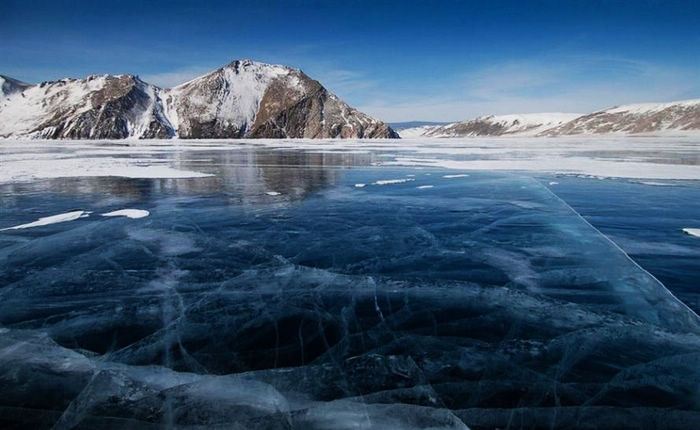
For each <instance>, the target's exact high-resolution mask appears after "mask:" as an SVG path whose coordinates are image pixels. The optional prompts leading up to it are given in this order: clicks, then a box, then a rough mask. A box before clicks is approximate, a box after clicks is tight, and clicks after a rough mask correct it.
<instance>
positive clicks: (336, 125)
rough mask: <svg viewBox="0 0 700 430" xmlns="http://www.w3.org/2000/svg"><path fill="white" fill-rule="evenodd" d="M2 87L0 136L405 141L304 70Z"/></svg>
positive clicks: (262, 68) (5, 81) (234, 69)
mask: <svg viewBox="0 0 700 430" xmlns="http://www.w3.org/2000/svg"><path fill="white" fill-rule="evenodd" d="M0 83H1V84H2V85H1V88H2V93H1V94H0V137H29V138H46V139H62V138H69V139H121V138H143V139H150V138H158V139H163V138H169V137H180V138H192V139H197V138H212V139H216V138H234V139H235V138H243V137H247V138H296V137H305V138H336V137H337V138H396V137H398V135H397V134H396V133H395V132H394V131H393V130H392V129H391V128H390V127H389V126H387V125H386V124H384V123H382V122H381V121H377V120H375V119H373V118H371V117H369V116H367V115H365V114H363V113H362V112H359V111H357V110H355V109H353V108H351V107H349V106H348V105H347V104H345V103H344V102H343V101H342V100H340V99H338V98H337V97H336V96H335V95H333V94H331V93H329V92H328V91H327V90H326V89H325V88H324V87H323V86H322V85H321V84H320V83H319V82H317V81H315V80H313V79H311V78H309V77H308V76H306V75H305V74H304V73H303V72H301V71H300V70H297V69H292V68H289V67H285V66H277V65H270V64H263V63H257V62H253V61H249V60H244V61H234V62H232V63H230V64H228V65H227V66H225V67H222V68H220V69H218V70H215V71H213V72H211V73H209V74H207V75H204V76H202V77H200V78H197V79H194V80H192V81H190V82H187V83H185V84H183V85H180V86H177V87H175V88H172V89H160V88H158V87H156V86H153V85H150V84H148V83H146V82H143V81H141V80H140V79H139V78H138V77H135V76H131V75H120V76H110V75H105V76H90V77H88V78H86V79H80V80H76V79H63V80H60V81H54V82H45V83H42V84H40V85H28V84H24V83H21V82H19V81H16V80H13V79H10V78H4V77H2V81H0Z"/></svg>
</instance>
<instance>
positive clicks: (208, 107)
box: [162, 60, 302, 128]
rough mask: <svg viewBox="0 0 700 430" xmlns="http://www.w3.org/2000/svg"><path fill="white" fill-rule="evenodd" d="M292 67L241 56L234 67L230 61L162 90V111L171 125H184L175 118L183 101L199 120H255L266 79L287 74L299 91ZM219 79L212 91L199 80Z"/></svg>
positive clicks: (241, 123) (239, 124) (241, 122)
mask: <svg viewBox="0 0 700 430" xmlns="http://www.w3.org/2000/svg"><path fill="white" fill-rule="evenodd" d="M293 72H294V69H292V68H289V67H286V66H282V65H275V64H265V63H258V62H256V61H251V60H241V61H240V62H239V63H238V69H236V68H234V67H233V65H232V64H229V65H227V66H224V67H223V68H220V69H217V70H215V71H213V72H210V73H208V74H206V75H204V76H201V77H199V78H196V79H193V80H192V81H189V82H186V83H184V84H182V85H178V86H176V87H174V88H172V89H167V90H163V95H162V99H163V100H165V102H166V103H165V107H164V112H165V116H166V117H167V118H168V120H169V121H170V123H171V124H172V125H173V126H174V127H175V128H177V127H181V126H184V127H185V128H186V127H187V126H188V124H187V123H185V122H184V121H185V120H183V119H181V118H178V108H179V107H181V106H183V105H187V106H189V107H190V110H193V111H194V112H196V114H197V117H196V118H195V119H196V120H197V121H199V122H207V121H212V120H214V119H216V120H217V121H218V122H221V123H224V124H228V125H233V126H236V127H237V128H241V127H244V126H246V125H248V126H250V125H252V124H253V121H254V120H255V116H256V114H257V111H258V106H259V105H260V102H261V100H262V98H263V95H264V94H265V90H266V89H267V87H268V86H269V85H270V83H271V82H272V81H273V80H275V79H277V78H282V77H289V84H290V88H293V89H296V90H297V91H299V92H301V91H302V86H301V82H300V81H299V80H298V79H296V78H295V76H293V75H292V74H293ZM208 81H212V82H218V81H223V82H225V83H226V85H225V87H224V89H222V91H221V92H220V93H216V94H212V92H211V89H210V88H209V87H210V86H209V85H204V84H203V83H205V82H208Z"/></svg>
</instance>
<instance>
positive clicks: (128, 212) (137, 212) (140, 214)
mask: <svg viewBox="0 0 700 430" xmlns="http://www.w3.org/2000/svg"><path fill="white" fill-rule="evenodd" d="M148 215H150V212H148V211H147V210H144V209H120V210H116V211H112V212H107V213H103V214H102V216H110V217H112V216H123V217H127V218H131V219H138V218H144V217H147V216H148Z"/></svg>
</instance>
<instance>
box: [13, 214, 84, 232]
mask: <svg viewBox="0 0 700 430" xmlns="http://www.w3.org/2000/svg"><path fill="white" fill-rule="evenodd" d="M89 214H90V212H88V211H72V212H66V213H62V214H58V215H51V216H47V217H43V218H39V219H38V220H36V221H34V222H30V223H27V224H20V225H16V226H13V227H6V228H2V229H0V231H4V230H19V229H24V228H32V227H41V226H44V225H49V224H58V223H60V222H67V221H75V220H76V219H79V218H85V217H87V216H89Z"/></svg>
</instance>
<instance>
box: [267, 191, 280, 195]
mask: <svg viewBox="0 0 700 430" xmlns="http://www.w3.org/2000/svg"><path fill="white" fill-rule="evenodd" d="M265 194H267V195H268V196H279V195H280V193H278V192H277V191H266V192H265Z"/></svg>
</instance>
